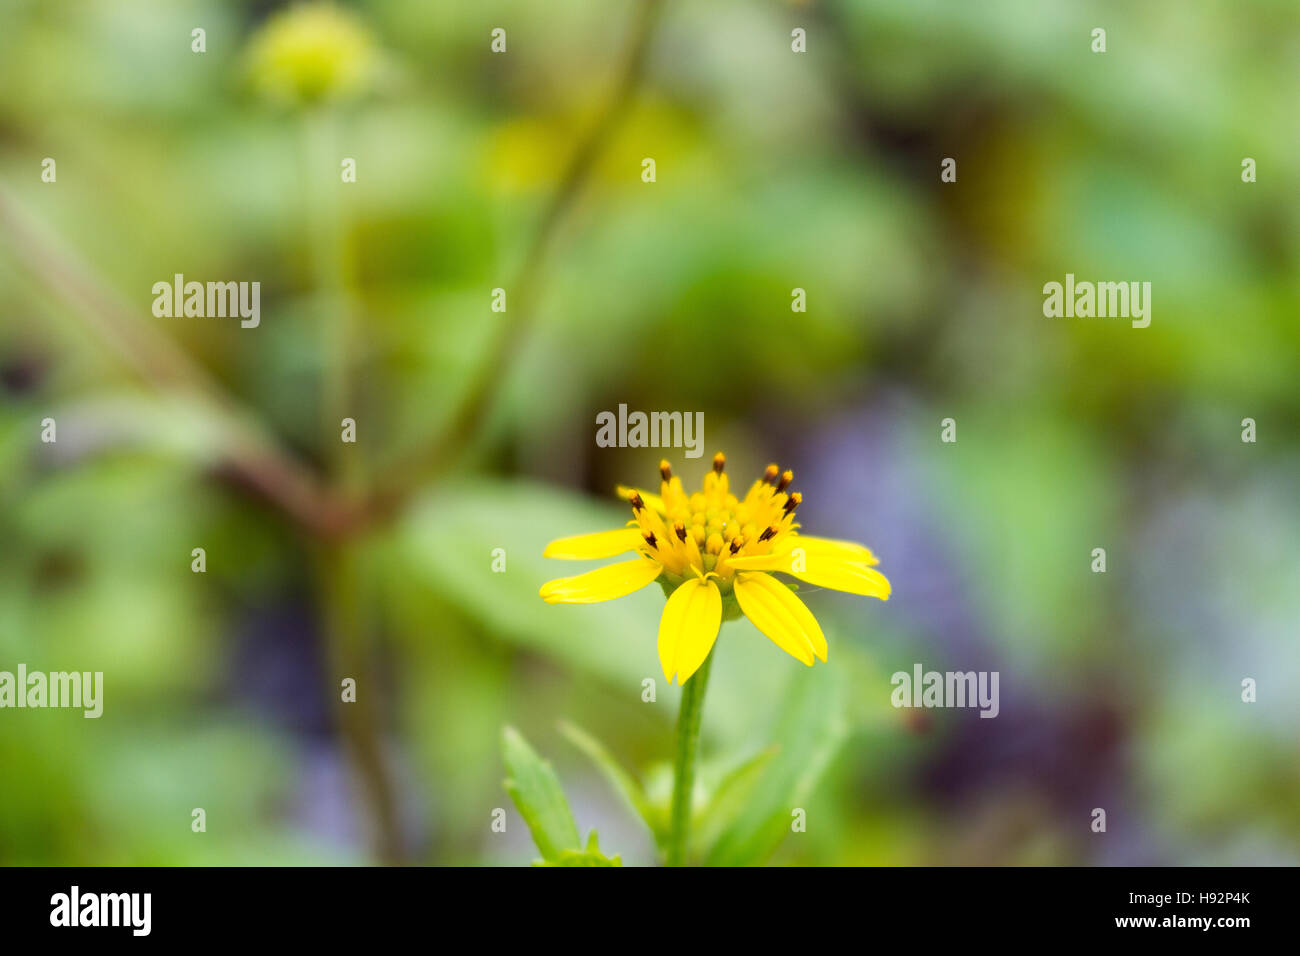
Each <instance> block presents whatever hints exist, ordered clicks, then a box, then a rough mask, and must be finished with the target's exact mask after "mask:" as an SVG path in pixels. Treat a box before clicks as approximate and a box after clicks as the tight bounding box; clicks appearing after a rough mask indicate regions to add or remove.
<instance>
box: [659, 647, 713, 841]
mask: <svg viewBox="0 0 1300 956" xmlns="http://www.w3.org/2000/svg"><path fill="white" fill-rule="evenodd" d="M712 667H713V651H709V656H708V657H706V658H705V659H704V663H703V664H701V665H700V669H699V670H697V671H696V672H695V673H694V674H692V675H691V678H690V679H689V680H688V681H687V682H686V684H685V686H684V687H682V708H681V710H680V711H678V712H677V756H676V758H675V759H674V761H673V806H672V819H671V828H670V830H669V834H668V865H669V866H683V865H685V863H686V851H687V847H688V845H689V844H690V839H691V797H692V795H693V794H694V792H695V757H696V754H697V753H698V751H699V748H700V716H701V714H702V713H703V710H704V692H705V691H706V690H708V687H709V670H710V669H711V668H712Z"/></svg>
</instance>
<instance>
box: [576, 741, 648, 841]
mask: <svg viewBox="0 0 1300 956" xmlns="http://www.w3.org/2000/svg"><path fill="white" fill-rule="evenodd" d="M560 732H561V733H562V734H564V736H565V738H566V739H568V741H569V742H570V743H571V744H573V745H574V746H575V747H577V748H578V749H579V750H581V751H582V752H583V753H584V754H586V755H587V757H588V759H590V760H591V762H592V763H594V764H595V765H596V768H597V769H598V770H599V771H600V772H601V775H602V776H603V777H604V778H605V780H606V781H608V783H609V785H610V786H611V787H613V788H614V790H615V792H617V793H618V795H619V796H620V797H622V798H623V801H624V803H626V804H627V806H628V807H629V808H630V809H631V810H632V811H633V812H634V813H636V815H637V816H639V817H640V818H641V820H642V821H643V822H644V823H645V824H646V826H647V828H649V830H650V835H651V836H652V837H654V840H655V843H656V844H660V845H662V843H663V839H664V836H665V835H666V834H667V827H668V820H667V818H666V816H665V814H664V812H663V811H662V809H661V808H659V807H656V806H655V805H654V804H653V803H651V801H650V798H649V797H647V796H646V793H645V789H644V788H643V787H642V786H641V784H640V782H639V781H638V780H637V779H636V778H635V777H633V776H632V775H631V774H630V773H628V772H627V771H626V770H624V769H623V767H622V766H621V765H620V764H619V762H618V761H617V760H615V759H614V755H613V754H611V753H610V752H609V751H608V750H606V749H605V745H604V744H602V743H601V742H600V741H599V740H597V739H596V738H595V737H593V736H591V734H589V733H587V732H586V731H585V730H583V729H582V728H581V727H578V726H576V725H575V724H571V723H569V722H568V721H567V720H562V721H560Z"/></svg>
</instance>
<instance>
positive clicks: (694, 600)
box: [659, 578, 722, 684]
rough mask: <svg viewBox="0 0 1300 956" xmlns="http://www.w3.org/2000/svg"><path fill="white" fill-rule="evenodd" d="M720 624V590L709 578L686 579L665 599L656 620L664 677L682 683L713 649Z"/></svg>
mask: <svg viewBox="0 0 1300 956" xmlns="http://www.w3.org/2000/svg"><path fill="white" fill-rule="evenodd" d="M721 626H722V593H721V592H720V591H719V590H718V586H717V585H716V584H714V583H713V581H712V580H710V579H708V578H695V579H693V580H690V581H687V582H686V583H685V584H683V585H682V586H681V587H679V588H678V589H677V590H676V591H674V592H673V593H672V595H671V596H670V597H669V598H668V603H667V604H665V605H664V613H663V616H662V617H661V618H660V619H659V663H660V664H661V665H663V669H664V677H666V678H668V683H670V684H671V683H672V681H673V674H674V673H675V674H676V675H677V683H678V684H685V683H686V682H687V681H688V680H689V679H690V676H691V675H692V674H694V673H695V672H696V671H697V670H699V668H700V665H701V664H703V663H704V659H705V658H706V657H708V656H709V651H711V650H712V649H713V642H714V641H715V640H716V639H717V637H718V628H719V627H721Z"/></svg>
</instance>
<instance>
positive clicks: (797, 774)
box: [706, 667, 848, 866]
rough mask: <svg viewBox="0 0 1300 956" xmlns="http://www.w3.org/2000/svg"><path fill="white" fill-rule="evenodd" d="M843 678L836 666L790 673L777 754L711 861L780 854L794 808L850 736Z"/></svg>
mask: <svg viewBox="0 0 1300 956" xmlns="http://www.w3.org/2000/svg"><path fill="white" fill-rule="evenodd" d="M843 680H844V678H843V675H842V674H840V672H839V671H837V670H836V669H835V668H834V667H814V668H812V669H811V670H802V669H801V670H798V671H795V672H794V673H793V674H792V677H791V682H790V685H789V690H788V691H787V693H786V698H785V701H784V703H783V704H782V708H781V712H780V714H779V715H778V716H777V720H776V733H775V744H776V746H777V747H778V748H779V752H778V753H776V754H774V755H773V756H772V758H771V759H770V761H769V763H768V765H767V767H766V768H765V772H763V773H761V774H760V775H759V779H758V781H757V783H756V785H755V786H754V787H753V792H752V794H751V795H750V796H749V797H748V798H747V799H746V800H745V812H744V813H742V814H740V815H739V816H737V817H736V819H735V820H734V821H732V822H731V823H730V824H729V825H728V826H727V827H726V828H725V829H724V830H723V832H722V835H721V836H720V837H719V838H718V840H717V842H716V843H714V844H713V846H712V847H711V848H710V849H709V853H708V856H707V858H706V862H707V863H708V865H710V866H753V865H756V864H760V863H763V862H765V861H766V860H767V859H768V858H769V857H771V855H772V854H773V853H775V852H776V850H777V848H778V847H779V846H780V845H781V841H782V840H784V839H785V837H786V834H788V833H789V832H790V821H791V813H792V811H793V810H794V809H795V808H796V807H800V806H802V805H803V804H804V802H805V801H806V800H807V799H808V798H809V797H810V796H811V795H812V793H813V790H814V789H815V788H816V786H817V783H818V781H820V780H821V777H822V774H823V772H824V771H825V770H826V768H827V767H828V766H829V765H830V763H831V761H832V760H833V759H834V758H835V756H836V755H837V754H838V753H839V751H840V748H841V747H842V746H843V744H844V741H845V739H846V738H847V736H848V721H847V720H846V719H845V715H844V692H843Z"/></svg>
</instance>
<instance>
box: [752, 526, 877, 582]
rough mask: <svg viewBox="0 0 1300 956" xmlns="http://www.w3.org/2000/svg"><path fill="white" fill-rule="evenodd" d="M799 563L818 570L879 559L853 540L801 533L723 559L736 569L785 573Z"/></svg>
mask: <svg viewBox="0 0 1300 956" xmlns="http://www.w3.org/2000/svg"><path fill="white" fill-rule="evenodd" d="M800 563H801V564H802V565H803V567H804V568H805V569H807V570H808V571H810V572H812V573H814V574H818V573H821V572H823V571H833V570H835V569H836V568H838V567H839V566H840V565H842V564H862V565H871V564H879V563H880V559H879V558H877V557H876V556H875V555H874V554H872V553H871V549H870V548H868V547H865V546H864V545H860V544H857V543H855V542H853V541H835V540H833V539H831V538H814V537H812V536H811V535H802V534H801V535H798V536H796V537H794V538H788V539H786V540H785V541H783V542H782V543H781V546H780V547H778V548H777V549H776V550H775V551H773V552H772V553H771V554H759V555H744V556H741V557H738V558H728V559H727V564H728V566H730V567H733V568H735V569H736V570H738V571H783V572H785V573H786V574H796V573H798V572H796V571H795V570H794V568H795V567H797V566H798V565H799V564H800Z"/></svg>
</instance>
